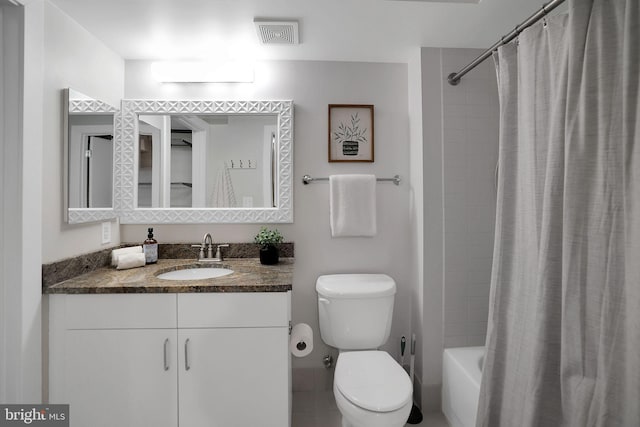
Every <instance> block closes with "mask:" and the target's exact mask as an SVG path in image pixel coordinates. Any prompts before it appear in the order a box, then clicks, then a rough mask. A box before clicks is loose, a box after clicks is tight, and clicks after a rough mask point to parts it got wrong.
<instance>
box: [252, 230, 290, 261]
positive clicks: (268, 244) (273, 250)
mask: <svg viewBox="0 0 640 427" xmlns="http://www.w3.org/2000/svg"><path fill="white" fill-rule="evenodd" d="M282 240H283V237H282V234H280V232H279V231H278V230H269V229H268V228H267V227H262V228H260V232H258V234H257V235H256V237H255V239H254V241H255V242H256V243H257V244H259V245H260V263H261V264H265V265H273V264H277V263H278V261H279V258H280V251H279V249H278V246H277V245H278V244H279V243H282Z"/></svg>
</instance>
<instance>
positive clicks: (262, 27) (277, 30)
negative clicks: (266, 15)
mask: <svg viewBox="0 0 640 427" xmlns="http://www.w3.org/2000/svg"><path fill="white" fill-rule="evenodd" d="M253 23H254V24H255V26H256V31H257V32H258V38H259V39H260V41H261V42H262V44H280V45H285V44H298V43H299V38H298V21H275V20H268V19H257V18H256V19H254V20H253Z"/></svg>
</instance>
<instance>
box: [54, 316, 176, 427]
mask: <svg viewBox="0 0 640 427" xmlns="http://www.w3.org/2000/svg"><path fill="white" fill-rule="evenodd" d="M64 336H65V338H64V339H65V356H64V369H65V371H66V375H65V377H64V378H65V379H64V386H63V387H62V388H61V390H62V395H61V396H57V400H62V401H57V402H56V403H69V404H70V408H69V411H70V421H71V422H70V424H71V426H72V427H89V426H90V427H103V426H104V427H114V426H118V427H145V426H149V427H151V426H153V427H177V425H178V414H177V405H176V402H177V399H178V394H177V375H178V369H177V368H178V366H177V360H176V357H177V331H176V330H175V329H116V330H68V331H66V332H65V333H64Z"/></svg>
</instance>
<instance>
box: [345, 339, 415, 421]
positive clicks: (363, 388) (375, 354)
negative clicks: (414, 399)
mask: <svg viewBox="0 0 640 427" xmlns="http://www.w3.org/2000/svg"><path fill="white" fill-rule="evenodd" d="M334 382H335V388H336V389H337V390H338V391H339V392H340V394H342V395H343V396H344V397H345V398H346V399H347V400H348V401H349V402H351V403H352V404H353V405H356V406H358V407H360V408H363V409H366V410H368V411H374V412H392V411H396V410H398V409H400V408H402V407H403V406H405V405H407V403H409V402H411V396H412V390H411V380H410V379H409V376H408V375H407V373H406V372H405V370H404V369H403V368H402V367H401V366H400V365H399V364H398V363H397V362H396V361H395V360H393V358H392V357H391V356H390V355H389V354H388V353H387V352H384V351H375V350H374V351H348V352H344V353H340V355H339V356H338V362H337V363H336V372H335V375H334Z"/></svg>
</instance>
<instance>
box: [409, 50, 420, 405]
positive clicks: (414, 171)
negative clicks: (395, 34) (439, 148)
mask: <svg viewBox="0 0 640 427" xmlns="http://www.w3.org/2000/svg"><path fill="white" fill-rule="evenodd" d="M421 58H422V52H421V50H420V49H416V50H415V51H414V53H413V55H412V57H411V59H410V60H409V63H408V102H409V131H410V147H409V153H410V154H409V159H410V160H409V162H410V163H409V169H410V180H409V185H410V194H409V197H410V208H409V212H410V227H411V233H410V235H411V238H410V246H411V248H410V251H411V252H410V253H411V263H412V265H413V267H414V268H413V269H412V272H411V273H412V276H411V284H412V286H411V331H412V333H414V334H415V335H416V349H415V350H416V355H415V373H414V378H413V379H414V388H413V390H414V401H416V402H422V375H423V361H422V357H423V350H422V345H423V344H422V343H423V319H424V312H423V304H422V300H423V291H424V287H423V282H424V262H423V259H424V183H423V181H424V173H423V163H424V162H423V156H424V149H423V138H422V61H421ZM408 342H409V343H410V342H411V341H408Z"/></svg>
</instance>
